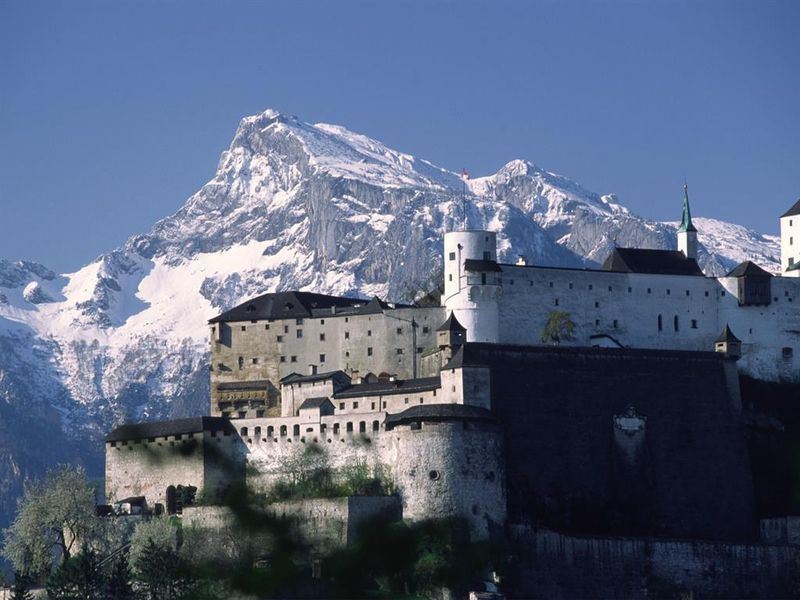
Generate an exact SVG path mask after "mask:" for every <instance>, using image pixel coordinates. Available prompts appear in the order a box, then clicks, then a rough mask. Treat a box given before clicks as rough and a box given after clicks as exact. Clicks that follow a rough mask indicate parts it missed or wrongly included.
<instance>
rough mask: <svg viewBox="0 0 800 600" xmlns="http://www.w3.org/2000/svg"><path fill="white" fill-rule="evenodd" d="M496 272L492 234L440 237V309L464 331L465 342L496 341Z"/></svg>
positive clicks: (460, 233) (497, 285) (465, 232)
mask: <svg viewBox="0 0 800 600" xmlns="http://www.w3.org/2000/svg"><path fill="white" fill-rule="evenodd" d="M500 273H501V271H500V267H499V266H498V265H497V235H496V234H495V233H494V232H493V231H452V232H450V233H446V234H445V235H444V294H443V295H442V306H444V307H446V308H447V309H448V311H451V312H452V313H453V314H454V315H455V317H456V319H458V321H459V322H460V323H461V325H463V326H464V328H465V329H466V330H467V341H468V342H492V343H496V342H497V341H498V329H499V322H498V321H499V311H498V306H497V300H498V298H499V297H500V293H501V284H500Z"/></svg>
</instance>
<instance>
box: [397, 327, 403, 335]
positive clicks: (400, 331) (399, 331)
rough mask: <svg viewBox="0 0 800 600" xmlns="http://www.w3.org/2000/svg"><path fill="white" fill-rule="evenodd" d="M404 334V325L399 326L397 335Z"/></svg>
mask: <svg viewBox="0 0 800 600" xmlns="http://www.w3.org/2000/svg"><path fill="white" fill-rule="evenodd" d="M402 334H403V328H402V327H398V328H397V335H402Z"/></svg>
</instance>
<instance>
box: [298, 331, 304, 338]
mask: <svg viewBox="0 0 800 600" xmlns="http://www.w3.org/2000/svg"><path fill="white" fill-rule="evenodd" d="M302 337H303V330H302V329H298V330H297V339H300V338H302Z"/></svg>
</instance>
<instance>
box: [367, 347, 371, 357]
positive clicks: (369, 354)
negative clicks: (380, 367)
mask: <svg viewBox="0 0 800 600" xmlns="http://www.w3.org/2000/svg"><path fill="white" fill-rule="evenodd" d="M367 356H372V346H370V347H369V348H367Z"/></svg>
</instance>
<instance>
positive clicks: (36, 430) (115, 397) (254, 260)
mask: <svg viewBox="0 0 800 600" xmlns="http://www.w3.org/2000/svg"><path fill="white" fill-rule="evenodd" d="M462 187H463V183H462V181H461V180H460V179H459V177H458V176H457V175H456V174H455V173H452V172H449V171H447V170H445V169H441V168H439V167H436V166H435V165H432V164H430V163H428V162H426V161H424V160H420V159H418V158H415V157H413V156H411V155H408V154H403V153H401V152H398V151H396V150H393V149H390V148H388V147H386V146H385V145H383V144H381V143H380V142H378V141H375V140H372V139H370V138H368V137H365V136H362V135H359V134H356V133H353V132H350V131H348V130H346V129H344V128H341V127H338V126H334V125H326V124H317V125H311V124H308V123H304V122H302V121H300V120H298V119H297V118H295V117H289V116H286V115H282V114H279V113H277V112H275V111H266V112H264V113H262V114H260V115H256V116H253V117H248V118H245V119H243V120H242V122H241V124H240V126H239V128H238V130H237V132H236V135H235V137H234V140H233V142H232V143H231V146H230V148H229V149H228V150H227V151H225V152H224V153H223V155H222V157H221V159H220V163H219V167H218V169H217V172H216V174H215V175H214V178H213V179H212V180H211V181H209V182H208V183H207V184H206V185H204V186H203V187H202V188H201V189H200V190H199V191H198V192H197V193H196V194H194V195H193V196H192V197H191V198H189V199H188V200H187V201H186V203H185V204H184V206H183V207H182V208H181V209H180V210H179V211H178V212H177V213H175V214H174V215H172V216H170V217H167V218H165V219H163V220H162V221H160V222H158V223H156V224H155V226H154V227H153V229H152V230H151V231H150V232H149V233H147V234H145V235H135V236H133V237H131V238H130V239H129V240H128V242H127V243H126V244H125V245H124V246H123V247H121V248H118V249H116V250H112V251H111V252H109V253H107V254H104V255H102V256H100V257H99V258H98V259H97V260H95V261H94V262H92V263H90V264H88V265H86V266H85V267H83V268H81V269H80V270H78V271H76V272H74V273H70V274H65V275H57V274H55V273H53V272H52V271H50V270H48V269H47V268H45V267H43V266H41V265H38V264H35V263H30V262H10V261H5V260H3V261H0V482H2V483H0V513H8V512H9V511H10V510H12V509H13V498H14V496H15V494H16V493H17V492H18V490H19V483H20V481H21V480H22V479H23V478H24V477H25V476H27V475H28V474H31V473H36V472H39V471H40V470H41V469H42V468H43V467H44V465H46V464H52V463H53V462H54V461H57V460H61V461H63V460H67V459H73V458H75V459H78V460H84V461H90V462H91V463H92V464H95V465H99V464H100V463H99V461H98V459H99V456H100V453H101V451H102V445H101V444H100V443H99V440H100V438H101V436H102V434H103V433H104V432H105V431H107V430H108V429H109V428H111V427H112V426H113V425H115V424H117V423H119V422H121V421H124V420H133V419H156V418H168V417H174V416H178V415H187V414H198V413H203V412H205V411H206V410H207V395H208V372H207V365H206V363H207V348H206V346H207V330H206V326H205V322H206V320H207V319H208V318H210V317H212V316H213V315H214V314H216V313H217V312H219V311H221V310H223V309H225V308H227V307H230V306H231V305H233V304H235V303H237V302H240V301H241V300H242V299H244V298H246V297H248V296H251V295H255V294H259V293H263V292H265V291H272V290H278V289H304V290H314V291H319V292H327V293H335V294H359V295H364V296H369V295H373V294H377V295H380V296H382V297H385V298H389V299H393V300H408V299H411V298H413V297H415V296H416V295H417V294H419V292H421V291H423V290H427V289H430V288H431V287H433V286H435V285H437V284H438V283H439V282H438V281H437V277H438V275H437V274H438V273H439V271H440V266H441V257H440V245H441V237H442V234H443V233H444V232H445V231H447V230H449V229H452V228H455V227H459V226H460V225H461V224H462V222H463V220H464V212H463V211H464V207H465V206H466V213H467V215H466V218H467V220H468V223H469V225H470V226H473V227H486V228H489V229H492V230H496V231H497V232H498V233H499V244H500V256H501V259H502V260H504V261H513V260H514V259H515V258H516V255H517V254H524V255H526V256H527V258H528V260H529V262H534V263H538V264H547V265H563V266H580V265H593V264H595V263H597V262H600V261H602V260H603V259H604V258H605V256H606V255H607V254H608V252H609V250H610V248H611V247H612V245H613V244H614V242H615V240H616V243H617V244H618V245H620V246H640V247H651V248H671V247H675V225H674V224H671V223H658V222H653V221H648V220H646V219H644V218H642V217H639V216H637V215H634V214H632V213H631V212H630V211H628V210H627V209H626V208H625V207H623V206H622V205H621V204H620V203H619V202H618V201H617V199H616V198H615V197H614V196H612V195H607V196H600V195H598V194H595V193H593V192H590V191H587V190H585V189H583V188H582V187H580V186H579V185H578V184H576V183H574V182H572V181H570V180H568V179H566V178H564V177H561V176H559V175H556V174H553V173H550V172H547V171H545V170H543V169H541V168H539V167H537V166H535V165H533V164H531V163H528V162H525V161H521V160H515V161H512V162H510V163H508V164H507V165H505V166H504V167H503V168H502V169H500V171H498V172H497V173H496V174H494V175H491V176H488V177H482V178H479V179H474V180H471V181H469V183H468V190H467V194H466V202H464V201H463V200H464V198H462ZM679 207H680V198H676V213H677V212H678V210H679ZM697 225H698V228H699V229H700V232H701V237H700V240H701V243H703V245H704V248H703V250H702V255H701V264H702V266H703V267H704V268H705V269H706V270H707V272H709V273H713V274H717V273H720V272H723V271H725V270H727V269H728V268H730V267H731V266H733V265H734V264H736V263H738V262H740V261H741V260H743V259H744V258H752V259H754V260H756V261H757V262H759V263H760V264H762V265H763V266H765V267H768V268H773V269H774V268H776V267H777V264H778V255H779V247H778V243H777V240H776V239H775V238H773V237H769V236H762V235H759V234H757V233H755V232H753V231H750V230H747V229H745V228H743V227H740V226H737V225H733V224H729V223H723V222H719V221H714V220H711V219H706V220H703V219H698V220H697ZM45 441H47V443H45Z"/></svg>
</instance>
